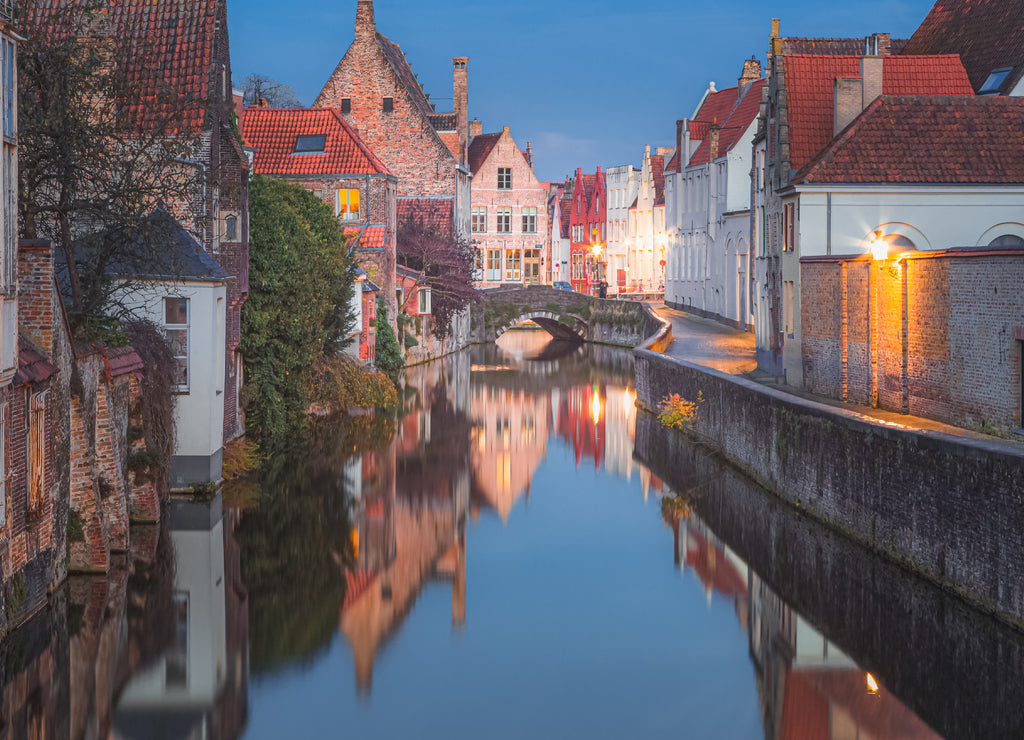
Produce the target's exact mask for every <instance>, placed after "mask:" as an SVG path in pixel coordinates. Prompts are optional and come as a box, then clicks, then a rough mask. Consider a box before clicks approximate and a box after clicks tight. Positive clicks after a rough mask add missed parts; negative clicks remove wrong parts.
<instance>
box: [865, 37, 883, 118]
mask: <svg viewBox="0 0 1024 740" xmlns="http://www.w3.org/2000/svg"><path fill="white" fill-rule="evenodd" d="M876 41H877V39H876ZM882 66H883V63H882V57H880V56H877V55H875V56H867V57H861V59H860V79H861V80H862V94H863V99H862V101H861V110H864V109H865V108H867V107H868V106H869V105H870V104H871V103H872V102H874V100H875V98H878V97H880V96H881V94H882Z"/></svg>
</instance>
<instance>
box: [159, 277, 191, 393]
mask: <svg viewBox="0 0 1024 740" xmlns="http://www.w3.org/2000/svg"><path fill="white" fill-rule="evenodd" d="M188 304H189V299H188V298H178V297H176V296H169V297H167V298H164V334H165V335H166V336H167V341H168V343H169V344H170V345H171V354H172V355H173V356H174V384H175V390H177V391H178V392H179V393H188V381H189V378H188V320H189V311H188V308H189V307H188Z"/></svg>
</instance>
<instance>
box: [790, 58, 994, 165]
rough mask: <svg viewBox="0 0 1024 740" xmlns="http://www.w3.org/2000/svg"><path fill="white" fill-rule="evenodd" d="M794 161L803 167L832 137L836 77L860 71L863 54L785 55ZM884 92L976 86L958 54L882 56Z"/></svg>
mask: <svg viewBox="0 0 1024 740" xmlns="http://www.w3.org/2000/svg"><path fill="white" fill-rule="evenodd" d="M785 65H786V68H785V72H786V91H787V105H788V112H789V135H790V139H789V143H790V162H791V166H792V167H793V168H794V169H799V168H800V167H803V165H805V164H807V162H808V161H809V160H810V159H811V158H812V157H814V156H815V155H816V154H818V152H820V151H821V150H822V149H824V148H825V147H826V146H827V145H828V143H829V142H830V141H831V140H832V135H833V112H834V103H833V98H834V95H835V81H836V79H837V78H840V77H843V78H858V77H860V57H859V56H821V55H810V54H790V55H787V56H786V57H785ZM882 94H883V95H964V96H969V97H970V96H973V95H974V90H973V89H972V88H971V83H970V81H969V80H968V79H967V73H966V72H965V71H964V68H963V65H962V64H961V63H960V59H959V57H957V56H955V55H952V54H950V55H942V56H928V57H923V56H922V57H907V56H897V57H893V56H887V57H883V58H882Z"/></svg>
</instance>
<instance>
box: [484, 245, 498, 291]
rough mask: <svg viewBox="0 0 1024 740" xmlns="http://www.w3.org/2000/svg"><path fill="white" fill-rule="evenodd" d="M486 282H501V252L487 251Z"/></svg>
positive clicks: (495, 250) (496, 250)
mask: <svg viewBox="0 0 1024 740" xmlns="http://www.w3.org/2000/svg"><path fill="white" fill-rule="evenodd" d="M487 280H488V281H490V282H492V283H498V282H501V250H500V249H488V250H487Z"/></svg>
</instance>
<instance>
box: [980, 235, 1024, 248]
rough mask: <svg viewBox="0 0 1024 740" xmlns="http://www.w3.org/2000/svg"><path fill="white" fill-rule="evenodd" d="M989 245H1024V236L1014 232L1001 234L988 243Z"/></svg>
mask: <svg viewBox="0 0 1024 740" xmlns="http://www.w3.org/2000/svg"><path fill="white" fill-rule="evenodd" d="M988 245H989V246H990V247H1024V237H1022V236H1017V235H1016V234H1001V235H1000V236H997V237H996V238H995V239H993V240H992V241H990V242H989V243H988Z"/></svg>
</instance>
